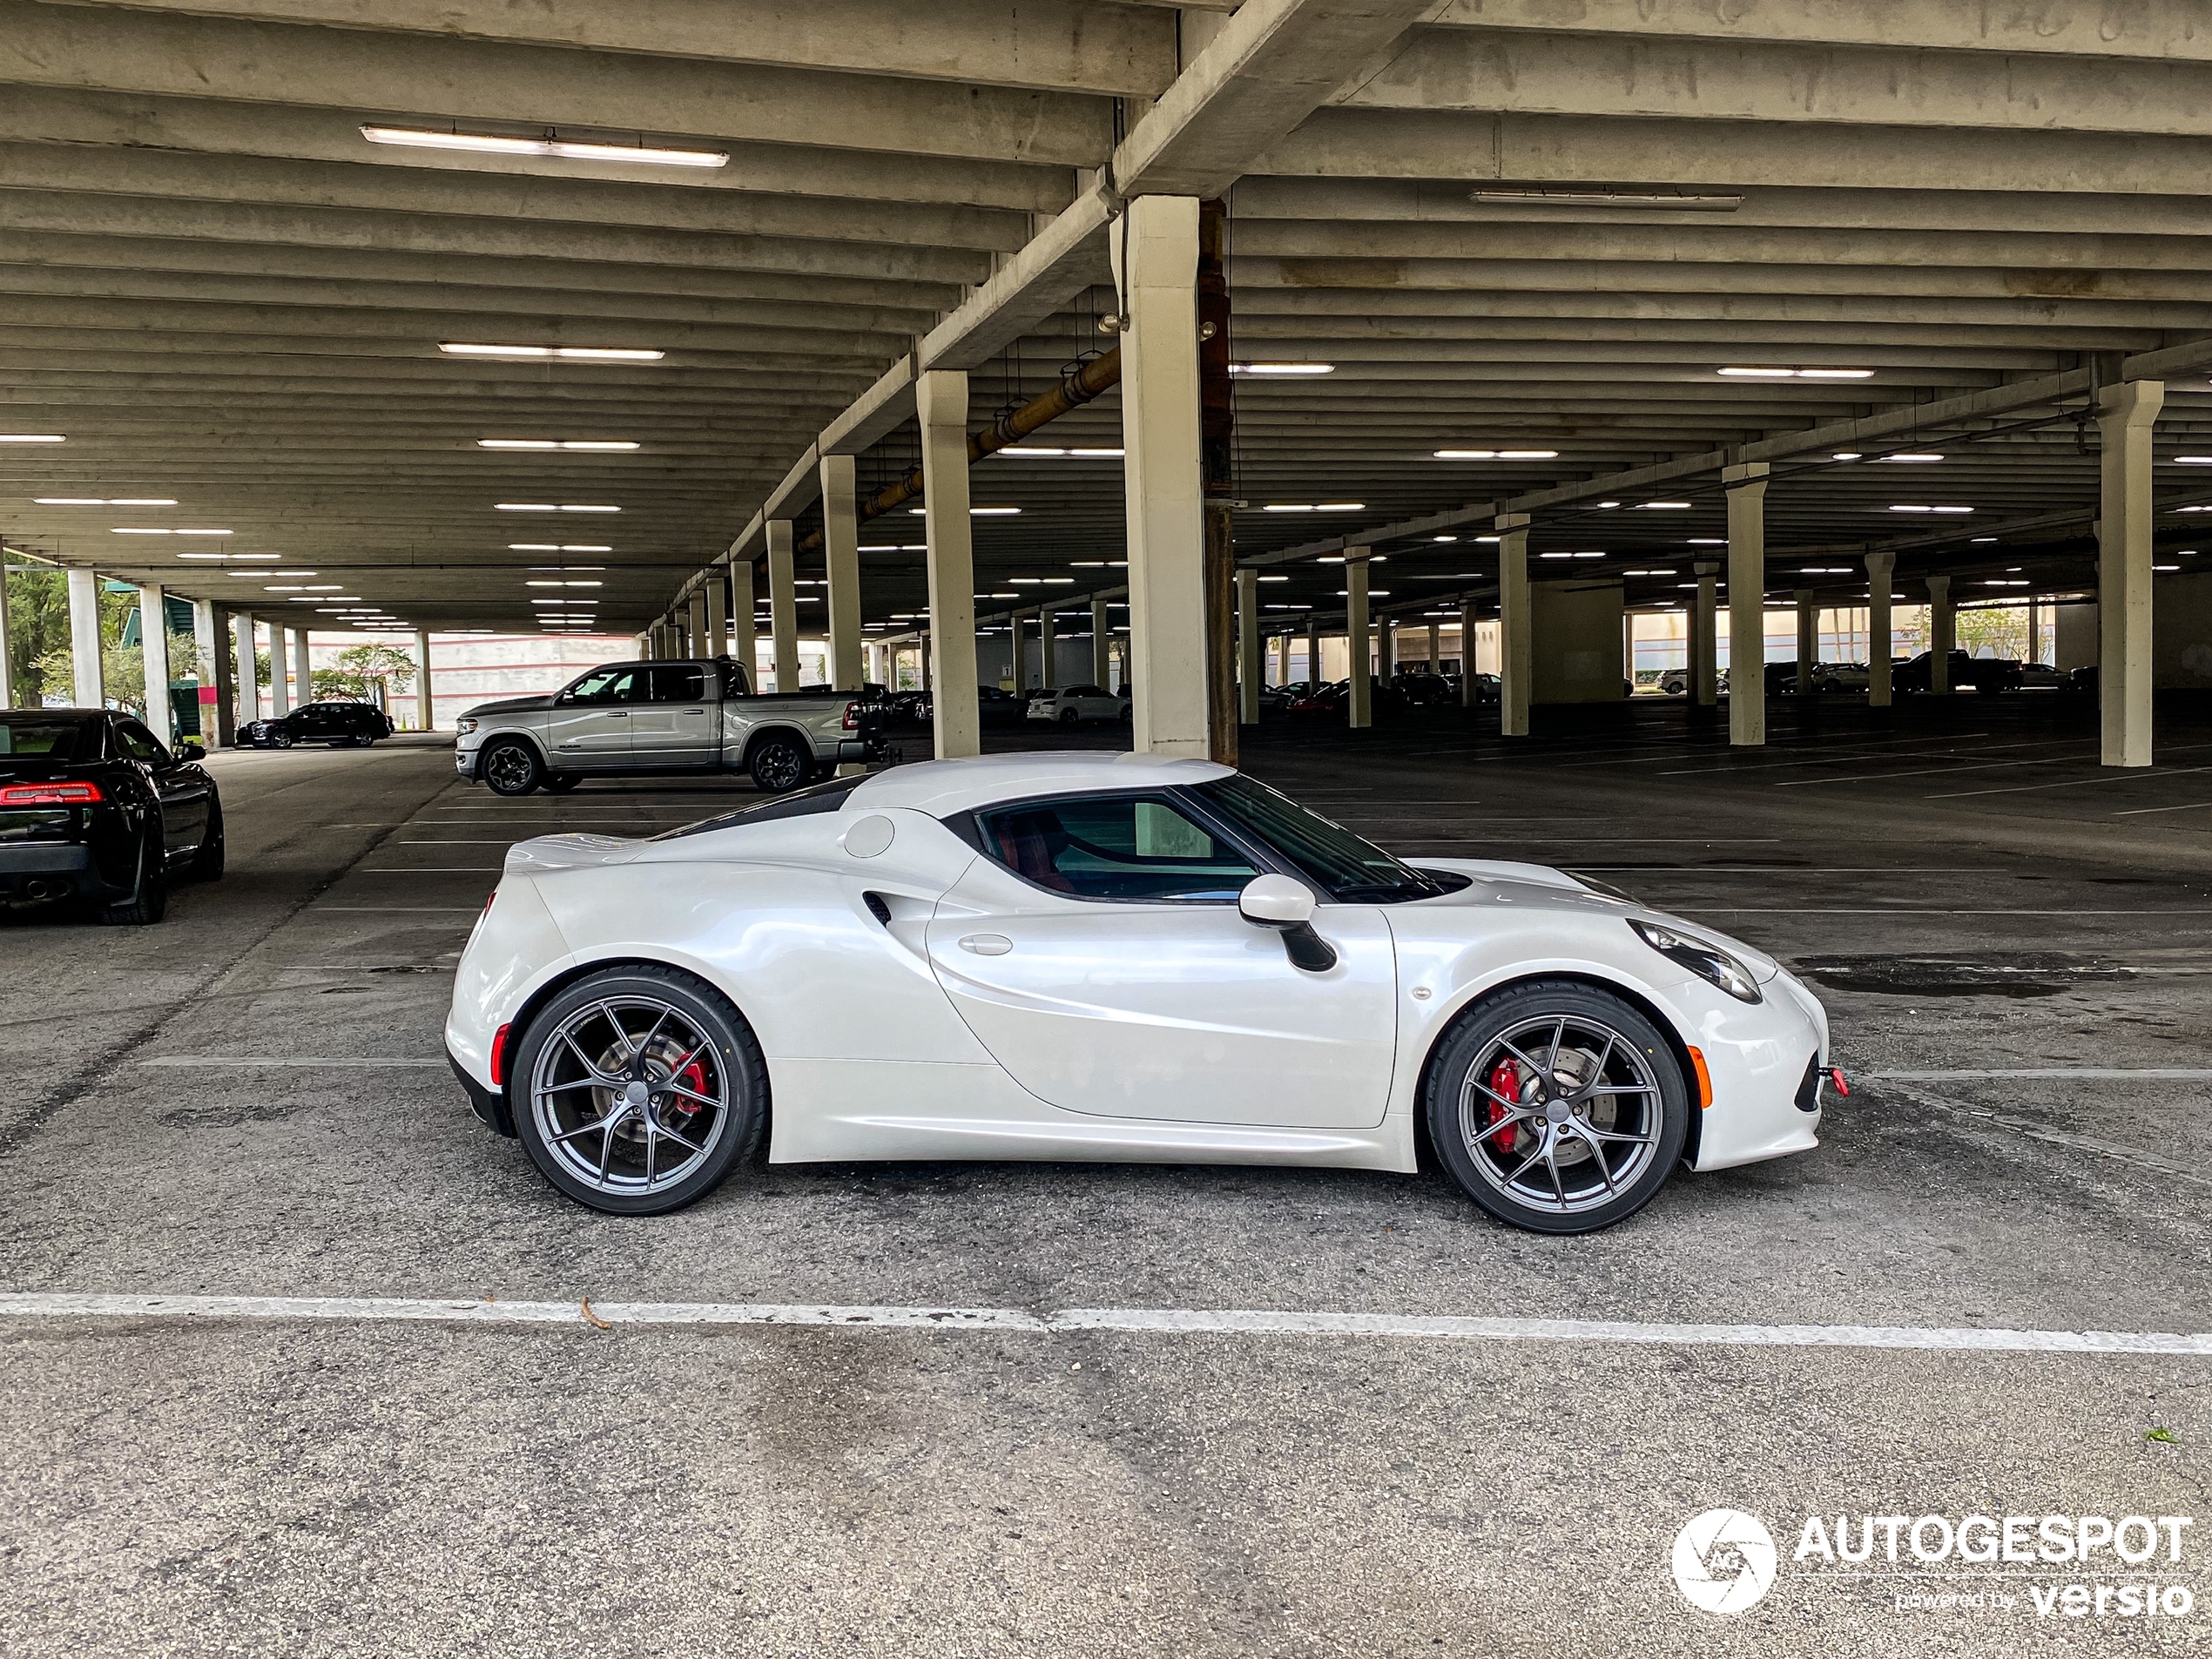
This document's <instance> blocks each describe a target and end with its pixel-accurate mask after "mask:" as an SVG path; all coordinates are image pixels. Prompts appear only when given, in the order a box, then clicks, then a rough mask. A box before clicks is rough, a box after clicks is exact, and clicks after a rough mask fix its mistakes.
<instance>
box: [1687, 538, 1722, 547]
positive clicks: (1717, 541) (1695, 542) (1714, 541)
mask: <svg viewBox="0 0 2212 1659" xmlns="http://www.w3.org/2000/svg"><path fill="white" fill-rule="evenodd" d="M1689 544H1690V546H1692V547H1726V546H1727V545H1728V537H1726V536H1691V537H1690V538H1689Z"/></svg>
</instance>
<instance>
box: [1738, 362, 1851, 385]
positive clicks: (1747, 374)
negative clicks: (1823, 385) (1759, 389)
mask: <svg viewBox="0 0 2212 1659" xmlns="http://www.w3.org/2000/svg"><path fill="white" fill-rule="evenodd" d="M1713 372H1714V373H1715V374H1720V375H1723V376H1724V377H1726V378H1728V379H1730V380H1744V381H1786V380H1801V381H1866V380H1871V379H1873V378H1874V371H1873V370H1872V369H1871V368H1778V367H1777V368H1766V367H1761V366H1756V365H1750V364H1743V365H1737V366H1731V367H1730V368H1718V369H1715V370H1714V371H1713Z"/></svg>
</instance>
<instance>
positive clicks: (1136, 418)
mask: <svg viewBox="0 0 2212 1659" xmlns="http://www.w3.org/2000/svg"><path fill="white" fill-rule="evenodd" d="M1126 212H1127V219H1126V221H1125V222H1124V223H1123V224H1122V225H1120V226H1114V227H1112V233H1109V237H1108V246H1109V250H1110V251H1111V253H1112V256H1113V259H1114V262H1115V264H1116V267H1117V274H1118V275H1119V276H1120V278H1121V287H1122V291H1123V293H1125V294H1126V295H1127V296H1128V301H1127V303H1128V306H1129V320H1128V325H1129V326H1128V327H1126V328H1125V329H1124V330H1123V334H1122V448H1123V452H1124V458H1123V466H1122V479H1123V500H1124V502H1125V505H1124V509H1123V513H1124V519H1125V523H1126V525H1127V529H1128V539H1129V617H1130V678H1131V680H1132V682H1133V693H1134V704H1133V712H1132V729H1131V743H1132V745H1133V746H1134V747H1136V749H1138V750H1141V751H1148V752H1153V753H1157V754H1170V755H1192V756H1196V757H1197V758H1198V759H1207V758H1208V757H1209V756H1210V754H1211V748H1212V745H1211V740H1210V739H1211V733H1210V728H1209V721H1208V704H1207V691H1208V683H1209V682H1208V664H1207V657H1206V651H1207V644H1208V639H1207V626H1206V581H1205V545H1206V536H1205V524H1204V511H1203V509H1202V507H1201V504H1200V501H1201V469H1200V466H1199V457H1198V438H1199V432H1198V307H1197V266H1198V204H1197V200H1196V199H1193V198H1191V197H1187V196H1140V197H1138V198H1137V199H1136V200H1134V201H1132V202H1130V204H1129V205H1128V207H1127V210H1126Z"/></svg>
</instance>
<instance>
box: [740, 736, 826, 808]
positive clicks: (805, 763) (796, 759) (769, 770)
mask: <svg viewBox="0 0 2212 1659" xmlns="http://www.w3.org/2000/svg"><path fill="white" fill-rule="evenodd" d="M745 770H746V771H747V772H751V773H752V785H753V787H754V788H756V789H758V790H759V791H761V792H763V793H765V794H770V795H781V794H785V793H787V792H790V791H792V790H794V789H796V788H798V787H799V785H801V784H803V783H805V782H806V780H807V779H808V778H810V777H812V776H813V771H814V757H813V755H811V754H808V753H807V752H806V751H805V750H803V749H801V748H800V747H799V745H798V744H797V743H796V742H794V741H792V739H791V738H762V739H761V740H760V741H759V743H757V744H755V745H753V746H752V757H751V758H750V759H748V760H747V761H746V762H745Z"/></svg>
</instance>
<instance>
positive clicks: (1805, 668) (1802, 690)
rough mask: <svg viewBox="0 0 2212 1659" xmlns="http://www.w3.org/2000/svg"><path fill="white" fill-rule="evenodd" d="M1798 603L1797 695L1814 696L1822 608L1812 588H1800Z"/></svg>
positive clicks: (1796, 596) (1797, 594) (1797, 595)
mask: <svg viewBox="0 0 2212 1659" xmlns="http://www.w3.org/2000/svg"><path fill="white" fill-rule="evenodd" d="M1793 597H1795V598H1796V599H1797V695H1798V696H1799V697H1811V695H1812V665H1813V664H1814V663H1816V662H1817V661H1818V660H1819V659H1820V606H1819V605H1818V604H1817V603H1816V602H1815V600H1814V598H1813V596H1812V590H1811V588H1799V589H1798V590H1797V593H1796V594H1795V595H1794V596H1793Z"/></svg>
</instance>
